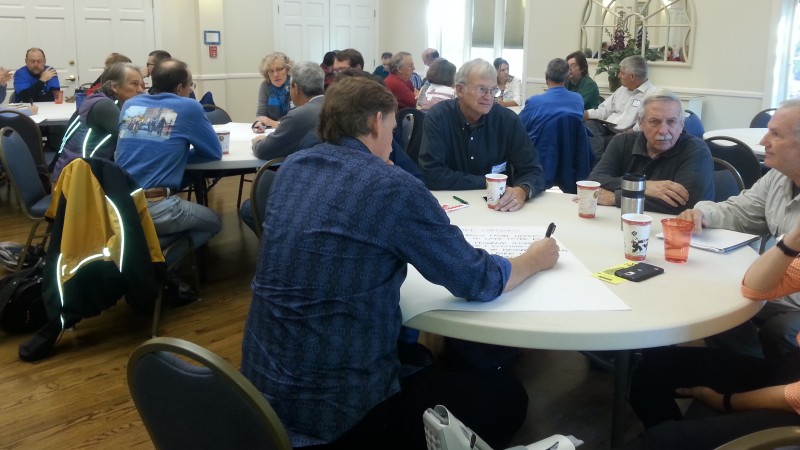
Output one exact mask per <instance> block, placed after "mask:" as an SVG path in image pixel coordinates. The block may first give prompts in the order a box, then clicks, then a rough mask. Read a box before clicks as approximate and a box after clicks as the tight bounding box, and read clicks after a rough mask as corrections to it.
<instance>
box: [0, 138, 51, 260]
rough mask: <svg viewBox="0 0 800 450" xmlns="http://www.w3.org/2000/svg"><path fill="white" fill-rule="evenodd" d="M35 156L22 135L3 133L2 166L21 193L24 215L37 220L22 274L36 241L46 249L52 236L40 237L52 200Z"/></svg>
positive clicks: (24, 254)
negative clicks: (48, 239)
mask: <svg viewBox="0 0 800 450" xmlns="http://www.w3.org/2000/svg"><path fill="white" fill-rule="evenodd" d="M33 154H34V152H33V151H31V150H30V149H29V148H28V146H27V145H26V143H25V141H24V139H23V137H22V135H21V134H20V133H18V132H16V131H15V130H14V129H12V128H11V127H4V128H2V129H0V164H2V165H3V167H4V168H5V171H6V175H7V176H8V180H9V181H10V182H11V186H12V187H13V188H14V191H15V192H16V193H17V198H18V199H19V204H20V207H21V208H22V211H23V212H24V213H25V214H26V215H27V216H28V217H29V218H31V219H32V220H34V223H33V225H32V226H31V230H30V232H29V233H28V239H27V240H26V241H25V247H24V248H23V249H22V253H21V254H20V256H19V263H18V264H17V267H16V270H21V269H22V267H23V266H24V264H25V260H26V258H27V256H28V250H29V249H30V246H31V243H32V242H33V240H34V239H35V238H42V241H41V245H42V246H44V245H45V244H46V242H47V237H48V235H49V233H48V231H45V232H44V233H41V234H37V233H36V230H37V229H38V228H39V225H41V224H42V223H44V214H45V212H46V211H47V208H49V207H50V199H51V196H50V194H49V193H48V190H47V189H46V188H45V185H44V184H43V182H42V180H41V179H40V177H39V171H38V169H37V167H36V162H35V161H34V158H33ZM48 228H49V227H48Z"/></svg>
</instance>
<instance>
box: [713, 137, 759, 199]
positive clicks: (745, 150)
mask: <svg viewBox="0 0 800 450" xmlns="http://www.w3.org/2000/svg"><path fill="white" fill-rule="evenodd" d="M705 141H706V144H708V148H709V150H711V156H713V157H715V158H719V159H722V160H725V161H727V162H729V163H730V164H731V165H732V166H733V167H735V168H736V170H737V171H738V172H739V175H741V177H742V180H743V181H744V187H745V188H746V189H750V188H751V187H753V184H755V182H756V181H758V179H759V178H761V163H760V162H759V161H758V157H757V156H756V154H755V153H754V152H753V149H751V148H750V146H749V145H747V144H745V143H744V142H742V141H740V140H738V139H736V138H732V137H728V136H714V137H710V138H708V139H706V140H705Z"/></svg>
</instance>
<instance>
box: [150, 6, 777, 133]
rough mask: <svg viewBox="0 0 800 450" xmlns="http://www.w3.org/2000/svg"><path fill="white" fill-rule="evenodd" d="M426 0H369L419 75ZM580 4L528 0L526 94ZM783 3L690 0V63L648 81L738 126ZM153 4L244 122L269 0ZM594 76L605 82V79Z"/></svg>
mask: <svg viewBox="0 0 800 450" xmlns="http://www.w3.org/2000/svg"><path fill="white" fill-rule="evenodd" d="M428 1H435V0H404V1H402V2H400V1H396V0H378V14H379V18H378V35H379V39H378V49H379V51H380V52H383V51H391V52H393V53H394V52H397V51H400V50H405V51H408V52H410V53H411V54H412V55H413V56H414V62H415V65H416V66H417V68H418V71H422V70H423V69H424V68H423V65H422V61H421V59H420V54H421V52H422V50H423V49H425V48H426V47H427V36H426V31H425V28H426V21H425V10H426V7H427V3H428ZM585 1H586V0H559V1H557V2H556V1H552V0H528V17H527V19H528V21H529V27H528V38H527V46H528V52H527V55H526V57H527V67H526V69H527V70H526V73H527V77H528V78H527V86H526V91H527V93H528V95H530V94H535V93H539V92H541V88H542V87H543V86H544V76H543V74H544V69H545V67H546V65H547V62H548V61H549V60H550V59H552V58H555V57H562V58H563V57H564V56H566V55H567V54H569V53H570V52H572V51H573V50H575V49H577V48H578V46H579V43H580V23H581V18H582V14H583V9H584V5H585ZM783 1H785V0H759V1H758V2H756V1H753V0H694V3H695V26H696V28H695V30H696V36H695V44H694V55H693V56H692V64H691V65H683V64H668V65H661V66H659V65H653V66H652V67H651V70H650V79H651V80H652V82H653V83H654V84H656V85H658V86H662V87H666V88H669V89H672V90H674V91H676V92H677V93H678V94H679V95H681V96H684V97H686V96H704V97H705V99H704V105H703V122H704V124H705V126H706V129H714V128H730V127H744V126H747V125H748V124H749V122H750V119H751V118H752V117H753V115H755V113H756V112H758V111H759V110H761V109H763V105H764V103H765V100H764V98H766V97H769V93H768V90H769V89H771V86H772V80H769V79H766V78H767V76H768V74H769V73H770V70H771V69H768V67H769V66H770V65H771V64H772V63H773V61H774V56H773V54H774V52H775V48H776V44H775V37H774V36H775V34H774V31H773V30H774V29H775V28H776V25H777V19H778V14H779V12H778V11H779V9H780V8H779V5H781V4H782V3H783ZM155 6H156V8H155V10H156V15H157V18H156V27H157V30H156V46H157V47H160V48H164V49H165V50H168V51H170V52H171V53H172V54H173V55H175V56H176V57H178V58H181V59H183V60H185V61H186V62H187V63H188V64H189V66H190V67H191V68H192V70H193V73H194V74H195V78H196V79H197V81H198V89H197V90H198V92H199V93H201V94H202V93H203V92H205V91H206V90H212V91H213V92H214V96H215V100H216V101H217V103H218V104H219V105H220V106H222V107H224V108H225V109H226V110H228V111H229V112H230V113H231V115H232V116H233V118H234V120H237V121H249V120H251V119H252V117H253V115H254V113H255V104H256V96H257V91H258V85H259V83H260V82H261V77H260V75H259V74H258V65H259V62H260V60H261V58H262V57H263V56H264V55H265V54H266V53H268V52H270V51H274V50H280V49H275V48H274V40H273V36H272V10H273V0H226V1H225V2H224V3H223V2H222V0H156V3H155ZM744 24H746V26H745V25H744ZM204 29H211V30H217V29H218V30H221V31H222V45H220V46H219V55H220V56H219V58H218V59H217V60H212V59H211V58H209V57H208V51H207V48H206V47H205V46H204V45H203V41H202V30H204ZM290 56H291V55H290ZM368 65H369V64H368ZM366 69H368V70H371V69H372V67H366ZM593 73H594V68H593V67H590V74H593ZM597 81H598V84H600V85H601V87H602V86H605V85H606V81H605V75H600V76H598V77H597ZM766 103H768V102H766Z"/></svg>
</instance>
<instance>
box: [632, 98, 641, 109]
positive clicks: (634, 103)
mask: <svg viewBox="0 0 800 450" xmlns="http://www.w3.org/2000/svg"><path fill="white" fill-rule="evenodd" d="M641 104H642V101H641V100H634V101H633V107H634V108H638V107H639V105H641Z"/></svg>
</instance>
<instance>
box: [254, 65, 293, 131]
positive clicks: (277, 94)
mask: <svg viewBox="0 0 800 450" xmlns="http://www.w3.org/2000/svg"><path fill="white" fill-rule="evenodd" d="M290 70H292V60H291V59H289V57H288V56H286V54H284V53H282V52H273V53H269V54H268V55H267V56H265V57H264V59H263V60H261V67H260V69H259V71H260V72H261V75H262V76H263V77H264V81H262V82H261V87H260V88H259V89H258V108H257V109H256V121H255V122H254V123H253V131H255V132H257V133H263V132H264V130H265V129H266V128H277V127H278V125H279V124H280V119H281V118H282V117H283V116H285V115H286V114H287V113H288V112H289V109H290V108H291V102H292V100H291V98H290V97H289V85H290V82H289V71H290Z"/></svg>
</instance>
